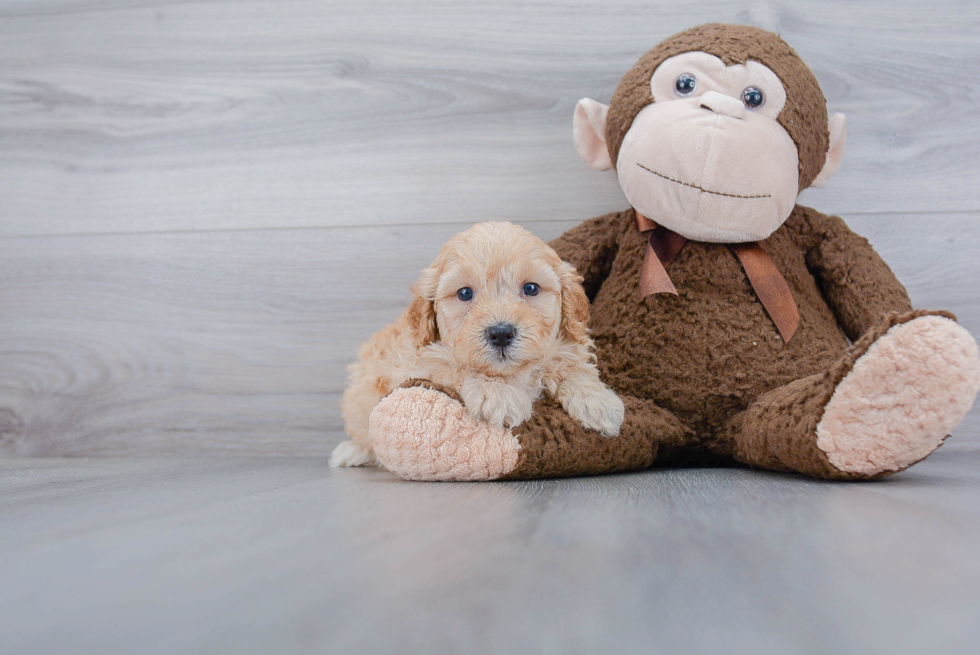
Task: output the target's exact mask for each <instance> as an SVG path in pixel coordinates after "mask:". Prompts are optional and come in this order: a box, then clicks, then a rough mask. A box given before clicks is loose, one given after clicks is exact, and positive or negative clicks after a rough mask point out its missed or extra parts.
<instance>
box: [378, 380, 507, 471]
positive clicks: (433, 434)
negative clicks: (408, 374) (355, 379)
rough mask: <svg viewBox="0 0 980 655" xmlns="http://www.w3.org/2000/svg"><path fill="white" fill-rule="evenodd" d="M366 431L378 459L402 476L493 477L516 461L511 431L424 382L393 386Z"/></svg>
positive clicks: (379, 405)
mask: <svg viewBox="0 0 980 655" xmlns="http://www.w3.org/2000/svg"><path fill="white" fill-rule="evenodd" d="M369 431H370V432H369V433H370V435H371V441H372V443H373V446H374V453H375V456H376V457H377V458H378V460H379V461H380V462H381V464H382V465H383V466H384V467H385V468H387V469H388V470H389V471H391V472H393V473H395V474H397V475H399V476H401V477H403V478H405V479H406V480H459V481H471V480H495V479H497V478H499V477H501V476H503V475H506V474H507V473H510V472H511V471H513V470H514V468H516V466H517V454H518V450H519V449H520V445H519V444H518V442H517V439H516V438H515V437H514V435H512V434H511V432H510V430H507V429H505V428H499V427H494V426H492V425H489V424H487V423H484V422H482V421H480V420H478V419H476V418H474V417H473V416H472V415H470V413H469V412H467V411H466V408H465V407H463V404H462V403H460V402H459V401H458V400H456V399H454V398H451V397H450V396H448V395H446V394H445V393H442V392H441V391H436V390H435V389H432V388H428V387H426V386H412V387H407V388H399V389H395V390H394V391H392V392H391V393H390V394H389V395H388V396H387V397H385V398H384V399H382V400H381V402H380V403H378V405H377V406H376V407H375V408H374V410H373V411H372V412H371V418H370V426H369Z"/></svg>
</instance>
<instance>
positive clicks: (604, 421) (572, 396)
mask: <svg viewBox="0 0 980 655" xmlns="http://www.w3.org/2000/svg"><path fill="white" fill-rule="evenodd" d="M590 387H591V385H590ZM561 404H562V407H564V408H565V411H566V412H568V415H569V416H571V417H572V418H573V419H575V420H576V421H578V422H579V423H581V424H582V425H584V426H585V427H587V428H590V429H592V430H598V431H599V432H600V433H601V434H602V436H604V437H615V436H617V435H618V434H619V428H620V426H621V425H622V424H623V418H624V416H625V415H626V407H624V406H623V401H622V400H620V399H619V396H617V395H616V394H615V393H614V392H613V391H612V390H611V389H609V388H607V387H606V386H604V385H601V384H600V385H599V386H598V388H596V387H591V388H584V389H576V390H572V391H570V392H568V391H566V393H565V394H564V397H563V398H562V399H561Z"/></svg>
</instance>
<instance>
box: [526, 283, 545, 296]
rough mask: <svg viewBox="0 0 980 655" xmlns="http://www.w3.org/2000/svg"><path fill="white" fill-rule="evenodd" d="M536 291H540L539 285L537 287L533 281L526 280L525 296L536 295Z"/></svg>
mask: <svg viewBox="0 0 980 655" xmlns="http://www.w3.org/2000/svg"><path fill="white" fill-rule="evenodd" d="M538 291H541V287H539V286H538V285H537V284H535V283H534V282H528V283H527V284H525V285H524V295H525V296H536V295H538Z"/></svg>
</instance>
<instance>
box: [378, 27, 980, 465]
mask: <svg viewBox="0 0 980 655" xmlns="http://www.w3.org/2000/svg"><path fill="white" fill-rule="evenodd" d="M844 126H845V122H844V117H843V116H841V115H835V116H833V117H831V118H830V119H828V116H827V110H826V101H825V99H824V97H823V94H822V93H821V91H820V88H819V86H818V84H817V81H816V79H815V78H814V76H813V74H812V73H811V72H810V70H809V69H808V68H807V66H806V65H805V64H804V63H803V61H802V60H801V59H800V58H799V56H798V55H797V54H796V53H795V52H794V51H793V50H792V48H790V47H789V46H788V45H787V44H786V43H785V42H783V40H782V39H780V38H779V37H778V36H776V35H775V34H772V33H769V32H765V31H763V30H759V29H755V28H751V27H742V26H732V25H720V24H711V25H703V26H701V27H696V28H694V29H691V30H688V31H686V32H682V33H680V34H677V35H674V36H672V37H670V38H668V39H667V40H665V41H664V42H663V43H661V44H660V45H658V46H657V47H655V48H654V49H653V50H651V51H650V52H648V53H647V54H645V55H644V56H643V57H641V58H640V60H639V62H638V63H637V64H636V66H634V67H633V69H632V70H630V71H629V72H628V73H627V74H626V75H625V77H623V80H622V82H621V83H620V85H619V87H618V88H617V89H616V92H615V94H614V95H613V98H612V101H611V104H610V106H609V107H606V106H605V105H602V104H600V103H598V102H595V101H594V100H589V99H586V100H582V101H581V102H579V104H578V106H577V108H576V111H575V118H574V137H575V144H576V148H577V149H578V151H579V153H580V155H581V156H582V157H583V159H585V160H586V162H588V163H589V164H591V165H592V166H593V167H595V168H598V169H608V168H611V167H615V168H616V171H617V174H618V177H619V181H620V184H621V185H622V188H623V190H624V192H625V194H626V197H627V199H628V200H629V202H630V204H631V205H632V209H629V210H626V211H622V212H617V213H612V214H607V215H605V216H600V217H598V218H594V219H592V220H589V221H586V222H585V223H583V224H582V225H580V226H578V227H576V228H573V229H572V230H570V231H568V232H567V233H565V234H564V235H563V236H561V237H559V238H558V239H557V240H555V241H554V242H553V243H552V244H551V245H552V246H553V247H554V248H555V250H556V251H557V252H558V254H559V255H560V256H561V257H562V258H563V259H565V260H566V261H568V262H570V263H572V264H573V265H574V266H575V267H576V268H577V269H578V271H579V272H580V273H581V274H582V275H583V277H584V278H585V287H586V291H587V292H588V295H589V297H590V299H591V300H592V319H591V328H592V333H593V337H594V339H595V342H596V356H597V358H598V363H599V368H600V371H601V373H602V377H603V379H604V381H605V382H606V383H607V384H609V385H610V386H611V387H612V388H613V389H614V390H615V391H616V392H617V393H618V394H619V395H620V397H621V399H622V400H623V401H624V403H625V405H626V420H625V422H624V423H623V426H622V429H621V433H620V435H619V436H618V437H613V438H604V437H602V436H600V435H599V434H598V433H597V432H594V431H590V430H587V429H585V428H582V427H581V426H579V425H578V424H577V423H576V422H575V421H573V420H571V419H569V417H568V416H567V415H566V414H565V413H564V412H563V411H562V409H561V408H560V406H558V405H557V404H555V403H554V402H551V401H548V400H541V401H539V402H538V403H537V405H536V407H535V411H534V414H533V416H532V418H531V419H530V420H529V421H527V422H526V423H525V424H523V425H521V426H518V427H517V428H515V429H514V430H513V431H508V430H504V429H500V428H494V427H491V426H488V425H486V424H482V423H480V422H479V421H477V420H475V419H474V418H472V417H471V416H470V415H469V414H467V413H466V412H465V410H464V409H463V407H462V406H461V405H460V404H459V402H458V401H457V400H455V399H454V397H455V394H452V393H451V390H447V391H448V392H449V393H443V392H442V390H439V389H436V388H433V385H431V384H424V383H423V384H418V385H417V386H412V387H407V388H403V389H398V390H396V391H395V392H393V393H392V394H391V395H390V396H388V397H387V398H385V399H384V400H383V401H382V402H381V403H380V404H379V405H378V406H377V407H376V408H375V410H374V413H373V414H372V417H371V430H372V435H373V439H374V444H375V451H376V454H377V457H378V459H379V460H380V462H381V463H382V464H383V465H384V466H386V467H387V468H389V469H390V470H392V471H394V472H395V473H397V474H399V475H402V476H403V477H406V478H411V479H422V480H489V479H499V478H504V479H518V478H535V477H551V476H565V475H582V474H594V473H606V472H611V471H625V470H633V469H640V468H644V467H648V466H651V465H654V464H656V465H670V464H699V463H713V462H719V461H731V460H735V461H738V462H742V463H744V464H748V465H751V466H757V467H762V468H767V469H772V470H778V471H793V472H798V473H803V474H806V475H810V476H813V477H818V478H830V479H855V478H872V477H877V476H882V475H887V474H890V473H893V472H895V471H900V470H902V469H904V468H906V467H908V466H910V465H912V464H914V463H915V462H917V461H920V460H921V459H923V458H925V457H926V456H927V455H929V454H930V453H931V452H932V451H934V450H935V449H936V448H937V447H939V445H940V444H941V443H942V441H943V439H944V438H945V437H946V435H948V434H949V432H950V430H952V429H953V428H954V427H955V426H956V425H957V424H958V423H959V422H960V420H961V419H962V418H963V416H964V415H965V414H966V412H967V411H968V410H969V408H970V407H971V405H972V403H973V401H974V399H975V397H976V394H977V391H978V388H980V355H978V350H977V345H976V343H975V341H974V340H973V338H972V337H971V336H970V335H969V334H968V333H967V332H966V331H965V330H963V329H962V328H961V327H959V326H958V325H957V324H956V322H955V319H954V317H953V316H952V315H951V314H949V313H947V312H927V311H912V306H911V303H910V301H909V298H908V295H907V294H906V291H905V289H904V287H903V286H902V285H901V284H900V283H899V282H898V280H897V279H896V278H895V276H894V275H893V273H892V272H891V270H890V269H889V268H888V266H887V265H886V264H885V263H884V261H882V259H881V258H880V257H879V256H878V254H877V253H876V252H875V251H874V250H873V249H872V248H871V246H870V244H869V243H868V242H867V240H865V239H864V238H862V237H859V236H857V235H855V234H854V233H853V232H851V231H850V230H849V229H848V228H847V226H846V225H845V224H844V222H843V221H842V220H841V219H840V218H837V217H833V216H825V215H823V214H821V213H819V212H816V211H814V210H812V209H808V208H806V207H801V206H799V205H796V204H795V202H796V196H797V194H798V192H799V191H800V190H802V189H805V188H807V187H809V186H813V185H816V186H820V185H822V184H823V183H825V182H826V181H827V179H829V177H830V176H831V175H832V174H833V173H834V171H835V170H836V169H837V166H838V165H839V163H840V160H841V156H842V153H843V148H844V141H845V138H844ZM429 300H432V299H429Z"/></svg>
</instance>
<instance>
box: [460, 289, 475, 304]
mask: <svg viewBox="0 0 980 655" xmlns="http://www.w3.org/2000/svg"><path fill="white" fill-rule="evenodd" d="M456 297H457V298H459V299H460V300H462V301H463V302H466V301H468V300H473V289H471V288H469V287H463V288H462V289H460V290H459V291H457V292H456Z"/></svg>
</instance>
